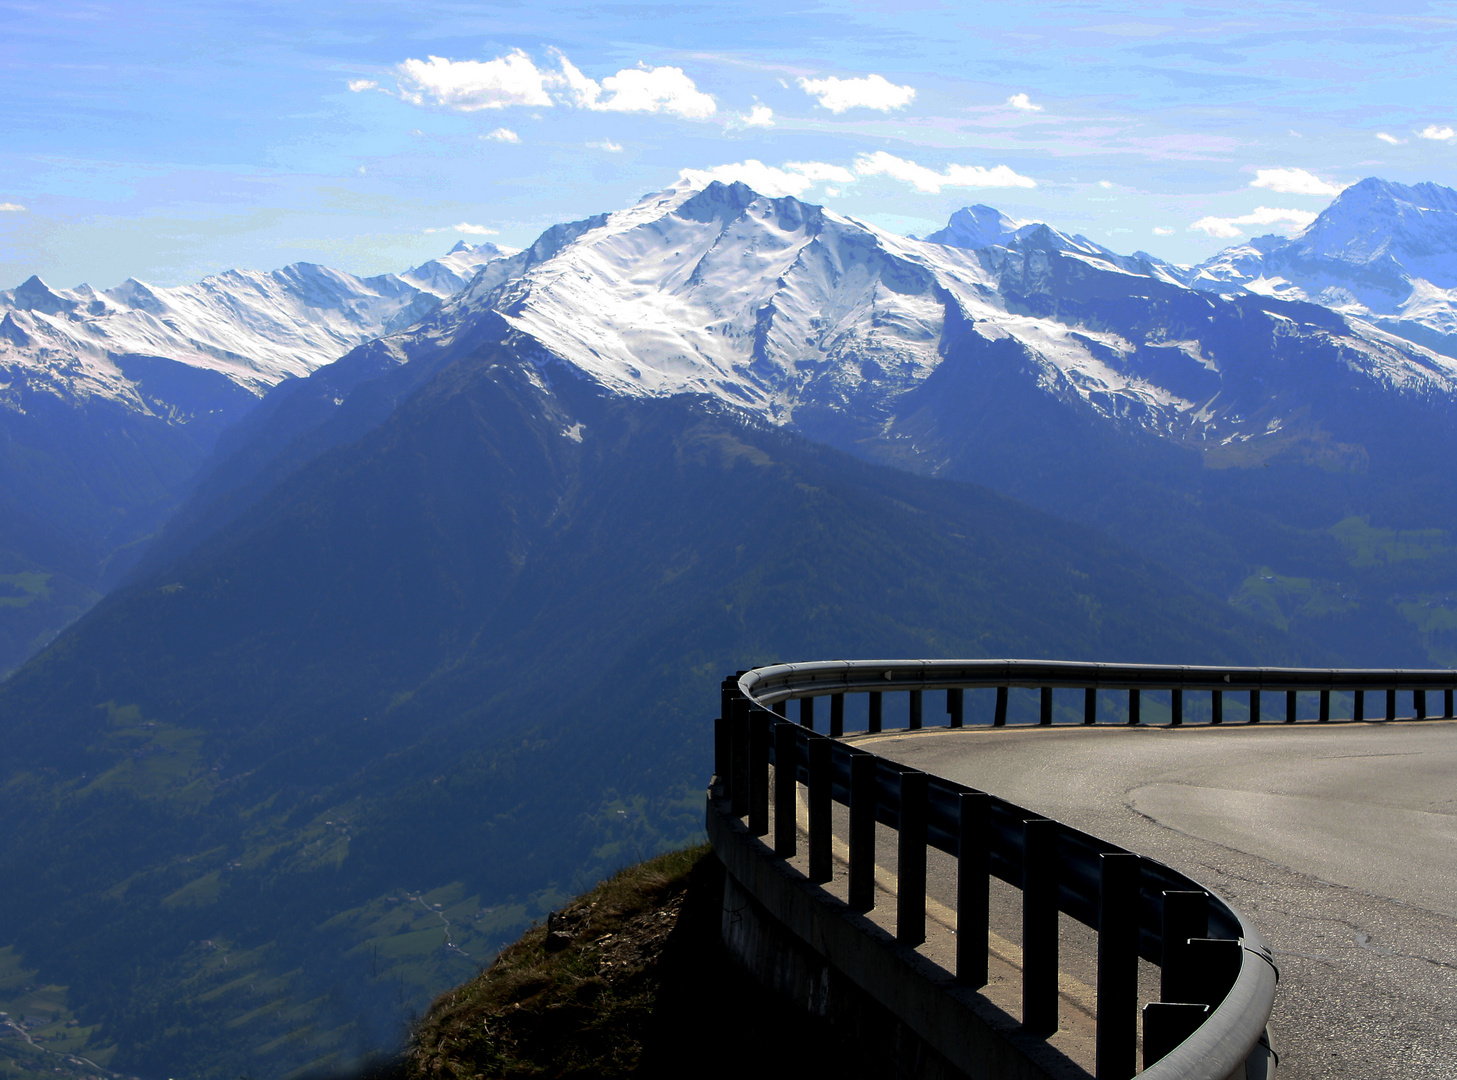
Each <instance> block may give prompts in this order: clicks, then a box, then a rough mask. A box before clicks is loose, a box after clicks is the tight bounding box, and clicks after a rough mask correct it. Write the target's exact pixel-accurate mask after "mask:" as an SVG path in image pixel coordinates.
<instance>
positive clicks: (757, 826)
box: [749, 712, 773, 836]
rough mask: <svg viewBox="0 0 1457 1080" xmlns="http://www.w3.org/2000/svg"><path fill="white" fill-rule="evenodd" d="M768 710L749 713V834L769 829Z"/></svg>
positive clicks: (769, 719) (754, 834)
mask: <svg viewBox="0 0 1457 1080" xmlns="http://www.w3.org/2000/svg"><path fill="white" fill-rule="evenodd" d="M772 722H773V720H772V717H771V716H770V714H769V713H766V712H753V713H750V714H749V834H750V835H751V836H763V835H765V834H766V833H767V832H768V831H769V739H770V731H769V725H770V723H772Z"/></svg>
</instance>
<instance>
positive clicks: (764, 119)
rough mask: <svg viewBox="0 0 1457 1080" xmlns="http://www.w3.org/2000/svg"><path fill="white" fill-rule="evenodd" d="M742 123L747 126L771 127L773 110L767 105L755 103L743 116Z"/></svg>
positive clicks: (772, 124)
mask: <svg viewBox="0 0 1457 1080" xmlns="http://www.w3.org/2000/svg"><path fill="white" fill-rule="evenodd" d="M744 123H745V124H746V125H747V126H748V127H773V126H774V110H773V109H771V108H769V106H768V105H764V104H756V105H755V106H754V107H753V108H752V109H750V110H749V114H748V115H747V116H745V117H744Z"/></svg>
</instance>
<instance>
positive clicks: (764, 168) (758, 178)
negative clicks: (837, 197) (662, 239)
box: [678, 158, 855, 199]
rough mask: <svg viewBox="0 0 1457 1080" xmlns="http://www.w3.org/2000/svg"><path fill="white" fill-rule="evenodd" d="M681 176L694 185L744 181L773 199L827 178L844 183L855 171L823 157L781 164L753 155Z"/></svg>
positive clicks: (681, 172)
mask: <svg viewBox="0 0 1457 1080" xmlns="http://www.w3.org/2000/svg"><path fill="white" fill-rule="evenodd" d="M678 179H679V180H686V181H688V182H689V183H691V184H693V185H694V186H698V187H701V186H705V185H707V184H711V183H712V182H713V181H715V180H717V181H719V182H721V183H724V184H732V183H733V182H734V181H736V180H738V181H742V182H743V183H745V184H748V185H749V187H751V188H753V189H754V190H755V191H757V192H758V193H759V194H761V195H768V196H769V197H770V198H771V199H778V198H783V197H784V196H786V195H802V194H804V193H805V192H806V191H808V190H809V189H810V188H812V187H814V186H815V184H818V183H820V182H822V181H825V180H834V181H838V182H839V183H842V184H849V183H853V182H854V180H855V174H854V173H852V172H851V171H850V170H849V169H845V168H841V167H840V166H839V165H830V164H827V163H826V162H823V161H786V162H785V163H784V165H783V167H781V168H775V167H774V166H772V165H765V164H764V163H763V162H762V161H757V160H755V159H754V158H750V159H749V160H748V161H740V162H738V163H737V164H733V165H715V166H714V167H713V168H711V169H681V170H679V172H678Z"/></svg>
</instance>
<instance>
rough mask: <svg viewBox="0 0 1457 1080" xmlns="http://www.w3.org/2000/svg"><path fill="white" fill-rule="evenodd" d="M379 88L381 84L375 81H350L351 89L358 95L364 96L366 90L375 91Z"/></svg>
mask: <svg viewBox="0 0 1457 1080" xmlns="http://www.w3.org/2000/svg"><path fill="white" fill-rule="evenodd" d="M378 86H379V83H377V82H375V81H374V80H373V79H350V80H349V89H351V90H353V91H354V92H355V93H356V94H362V93H364V91H366V90H374V89H376V88H377V87H378Z"/></svg>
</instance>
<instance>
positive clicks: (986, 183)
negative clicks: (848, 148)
mask: <svg viewBox="0 0 1457 1080" xmlns="http://www.w3.org/2000/svg"><path fill="white" fill-rule="evenodd" d="M855 171H856V172H857V173H859V174H860V175H861V176H890V177H893V178H894V179H896V180H900V181H902V182H904V183H907V184H910V185H912V186H913V187H914V188H915V189H916V190H917V191H922V192H925V193H927V194H931V195H934V194H936V193H937V192H939V191H940V190H941V189H942V188H943V187H1029V188H1030V187H1036V186H1037V181H1035V180H1033V179H1032V178H1031V177H1030V176H1021V175H1019V174H1017V173H1015V172H1013V171H1012V170H1011V169H1009V168H1008V167H1007V166H1005V165H997V166H996V167H994V168H991V169H985V168H982V166H980V165H948V166H947V167H946V171H945V172H944V173H938V172H936V171H935V170H934V169H928V168H926V166H924V165H917V164H916V163H915V162H914V161H907V160H906V159H905V158H898V157H896V156H895V155H894V154H887V153H886V152H885V151H884V150H877V151H876V152H875V153H873V154H861V155H860V156H859V157H857V158H856V159H855Z"/></svg>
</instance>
